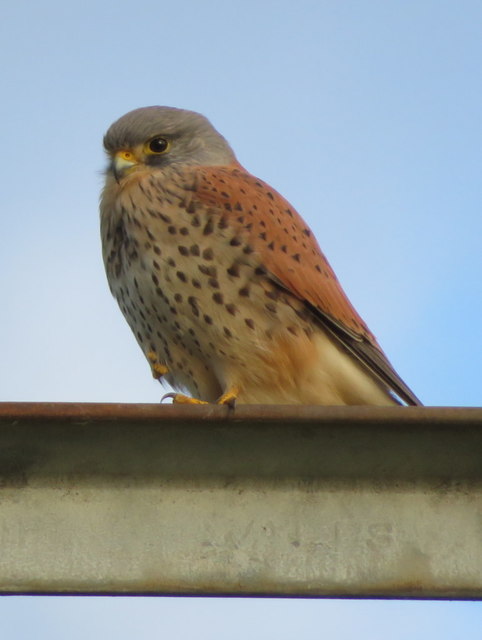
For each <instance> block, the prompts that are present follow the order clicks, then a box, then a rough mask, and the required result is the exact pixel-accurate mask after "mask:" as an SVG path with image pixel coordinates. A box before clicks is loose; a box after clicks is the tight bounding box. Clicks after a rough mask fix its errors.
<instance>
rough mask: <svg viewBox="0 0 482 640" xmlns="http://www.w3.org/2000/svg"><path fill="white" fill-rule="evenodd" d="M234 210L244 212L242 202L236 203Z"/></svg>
mask: <svg viewBox="0 0 482 640" xmlns="http://www.w3.org/2000/svg"><path fill="white" fill-rule="evenodd" d="M234 210H235V211H242V210H243V207H242V205H241V203H240V202H236V204H235V205H234Z"/></svg>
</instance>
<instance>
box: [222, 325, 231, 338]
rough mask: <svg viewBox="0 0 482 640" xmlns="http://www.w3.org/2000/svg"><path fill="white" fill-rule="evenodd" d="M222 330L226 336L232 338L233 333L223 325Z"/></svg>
mask: <svg viewBox="0 0 482 640" xmlns="http://www.w3.org/2000/svg"><path fill="white" fill-rule="evenodd" d="M223 331H224V335H225V336H226V337H227V338H232V336H233V334H232V333H231V331H230V330H229V329H228V328H227V327H223Z"/></svg>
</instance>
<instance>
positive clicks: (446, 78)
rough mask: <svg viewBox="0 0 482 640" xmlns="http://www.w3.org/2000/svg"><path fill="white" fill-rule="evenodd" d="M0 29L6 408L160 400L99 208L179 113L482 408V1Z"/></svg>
mask: <svg viewBox="0 0 482 640" xmlns="http://www.w3.org/2000/svg"><path fill="white" fill-rule="evenodd" d="M0 31H1V38H0V49H1V50H2V51H1V53H2V59H3V62H4V64H3V69H2V86H3V88H4V91H3V96H2V101H1V103H0V111H1V114H2V121H3V122H4V127H3V132H2V133H3V141H4V151H3V153H2V154H1V157H0V163H1V166H2V176H3V180H2V185H3V198H2V214H1V222H2V234H1V240H0V246H1V249H0V273H1V274H2V276H1V279H0V295H1V299H2V302H3V313H2V329H3V330H2V332H1V333H0V352H1V353H2V365H1V367H0V400H19V401H20V400H26V401H28V400H38V401H41V400H48V401H99V402H109V401H116V402H158V400H159V397H160V388H159V386H158V385H157V384H156V383H155V382H154V381H152V379H151V378H150V375H149V371H148V368H147V365H146V363H145V362H144V361H143V357H142V355H141V353H140V350H139V349H138V347H137V344H136V343H135V340H134V339H133V337H132V336H131V334H130V330H129V329H128V327H127V325H126V324H125V322H124V320H123V318H122V317H121V314H120V313H119V311H118V309H117V308H116V305H115V303H114V301H113V300H112V299H111V298H110V294H109V292H108V288H107V284H106V280H105V276H104V273H103V266H102V261H101V255H100V240H99V232H98V193H99V190H100V187H101V184H102V175H101V172H102V169H103V165H104V157H103V152H102V146H101V141H102V135H103V133H104V132H105V130H106V128H107V127H108V126H109V125H110V123H111V122H112V121H113V120H114V119H116V118H117V117H119V116H120V115H122V114H123V113H125V112H126V111H128V110H130V109H132V108H136V107H140V106H146V105H150V104H166V105H170V106H177V107H184V108H189V109H193V110H197V111H200V112H202V113H204V114H205V115H207V116H208V117H209V118H210V119H211V121H212V122H213V124H214V125H215V126H216V127H217V128H218V129H219V130H220V131H221V132H222V133H223V135H224V136H225V137H226V138H227V139H228V140H229V141H230V143H231V145H232V146H233V148H234V149H235V151H236V153H237V155H238V158H239V160H240V161H241V162H242V163H243V164H244V165H245V166H246V168H248V169H249V170H250V171H251V172H252V173H254V174H256V175H258V176H259V177H261V178H263V179H264V180H266V181H267V182H270V183H271V184H272V185H273V186H274V187H275V188H276V189H277V190H278V191H280V192H281V193H282V194H283V195H285V196H286V197H287V198H288V199H289V200H290V201H291V202H292V203H293V205H294V206H295V207H296V208H297V209H298V211H299V212H300V213H301V214H302V215H303V217H304V218H305V219H306V220H307V222H308V223H309V224H310V226H311V227H312V228H313V230H314V232H315V234H316V236H317V237H318V240H319V242H320V245H321V247H322V248H323V250H324V251H325V253H326V254H327V256H328V258H329V260H330V262H331V264H332V266H333V267H334V268H335V270H336V272H337V274H338V276H339V278H340V280H341V281H342V283H343V285H344V287H345V290H346V291H347V293H348V294H349V296H350V298H351V300H352V302H353V303H354V304H355V306H356V307H357V309H358V310H359V312H360V313H361V315H362V316H363V317H364V319H365V320H366V321H367V323H368V325H369V326H370V328H371V329H372V331H373V332H374V333H375V334H376V336H377V337H378V339H379V341H380V343H381V344H382V346H383V348H384V349H385V351H386V352H387V354H388V355H389V357H390V359H391V360H392V362H393V364H394V365H395V366H396V368H397V370H398V371H399V373H400V374H401V375H402V377H403V378H405V380H406V381H407V382H408V383H409V384H410V386H411V387H412V388H413V389H414V391H415V392H416V393H417V395H419V396H420V397H421V398H422V400H423V401H424V402H425V403H426V404H429V405H461V406H476V405H480V404H482V382H481V378H482V375H481V368H482V367H481V362H482V322H481V321H480V316H481V314H482V285H481V281H482V259H481V250H480V242H481V237H482V215H481V205H482V181H481V174H482V128H481V113H482V65H481V63H480V61H481V60H482V5H481V3H480V2H476V1H473V2H471V1H469V0H460V1H459V2H457V3H455V2H447V1H444V0H433V1H430V0H418V1H412V0H405V1H403V2H400V1H399V2H396V1H387V0H384V1H381V0H380V1H375V0H367V1H366V2H359V1H355V0H346V1H340V0H331V1H323V0H317V1H312V2H310V1H309V0H298V2H285V1H284V0H281V1H278V2H275V1H270V0H267V1H263V0H258V1H255V0H244V2H242V3H230V2H221V1H214V0H204V1H202V2H201V1H199V2H195V1H194V0H189V1H184V2H183V1H182V0H180V1H178V2H169V3H168V2H164V1H163V0H157V1H156V2H148V1H146V0H137V2H136V3H132V2H125V1H124V0H117V1H116V2H110V1H106V0H98V1H97V2H94V1H92V0H86V1H85V2H83V3H75V4H74V3H70V2H63V3H61V2H55V1H52V0H46V1H44V2H33V1H27V0H19V1H18V2H15V3H8V5H6V6H5V7H2V21H1V24H0ZM0 612H1V619H2V621H3V624H6V625H7V626H8V625H10V631H9V636H8V637H10V638H15V639H16V638H27V637H32V628H35V637H37V638H43V637H45V638H47V637H48V638H49V639H53V640H56V639H57V638H65V637H69V638H75V637H79V638H81V637H95V636H96V635H97V634H98V633H100V631H102V630H104V635H110V636H112V637H116V638H119V639H122V638H124V637H125V638H127V637H132V635H136V637H139V638H144V637H145V638H147V637H151V636H152V633H153V632H156V630H158V629H162V630H165V631H166V634H167V631H169V633H170V635H173V634H174V636H175V637H176V638H181V639H182V638H190V637H192V635H193V633H194V632H195V633H196V636H197V637H200V638H204V637H205V638H209V639H210V640H217V639H218V638H219V639H221V638H225V637H226V636H228V637H230V638H236V637H239V638H241V637H243V638H244V637H250V638H257V637H260V638H261V637H263V638H266V637H273V638H277V640H280V639H284V638H287V639H288V638H290V639H291V638H293V637H303V638H308V639H309V638H319V637H322V636H323V637H327V636H325V635H324V633H327V632H329V633H330V634H331V636H330V637H336V638H342V639H343V638H355V637H356V638H357V639H358V638H361V639H362V640H364V638H370V640H374V639H376V638H378V637H379V638H387V637H390V638H398V637H400V638H419V637H420V638H422V637H423V638H424V640H426V639H430V638H437V640H440V639H444V638H447V639H448V638H454V637H464V638H479V637H480V626H481V624H480V623H481V622H482V606H481V605H479V604H470V603H459V604H454V603H442V604H440V603H407V602H390V603H382V602H368V601H361V602H335V601H286V600H283V601H275V602H273V601H268V600H258V601H252V600H242V601H239V600H228V601H219V600H211V599H210V600H198V599H167V600H164V599H161V600H158V599H129V600H125V599H113V600H109V599H100V600H99V599H80V600H79V599H62V600H60V601H59V600H58V599H55V598H54V599H45V598H39V599H30V598H28V599H18V598H6V599H3V600H0ZM233 623H234V624H233ZM29 624H31V625H32V626H31V627H29V626H28V625H29ZM130 625H132V626H130ZM76 629H77V631H76ZM129 629H130V631H129ZM134 629H135V630H136V632H135V634H134V631H133V630H134ZM404 629H406V630H407V631H406V632H405V631H404ZM79 630H80V631H79ZM323 630H324V631H323ZM322 631H323V633H322ZM76 633H78V634H79V635H78V636H76V635H75V634H76ZM396 633H399V634H400V635H399V636H396V635H394V634H396ZM42 634H43V635H42ZM236 634H238V636H236ZM387 634H389V635H387ZM404 634H405V635H404Z"/></svg>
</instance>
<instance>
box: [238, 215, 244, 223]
mask: <svg viewBox="0 0 482 640" xmlns="http://www.w3.org/2000/svg"><path fill="white" fill-rule="evenodd" d="M236 220H237V221H238V222H239V224H243V222H244V216H238V217H237V218H236Z"/></svg>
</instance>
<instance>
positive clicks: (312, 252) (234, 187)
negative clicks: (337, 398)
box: [193, 164, 420, 404]
mask: <svg viewBox="0 0 482 640" xmlns="http://www.w3.org/2000/svg"><path fill="white" fill-rule="evenodd" d="M193 196H194V197H195V198H196V199H199V200H200V201H202V202H203V204H204V205H205V206H208V207H210V208H212V210H213V213H214V212H216V213H218V214H220V215H223V216H226V217H227V218H229V226H230V227H232V228H233V229H235V230H236V231H237V232H240V233H243V235H244V236H245V237H247V238H248V240H249V243H250V245H251V246H252V248H253V249H254V251H255V252H257V253H258V254H259V255H260V257H261V263H262V266H263V267H264V268H265V269H266V271H267V273H268V274H269V275H270V276H271V277H272V278H273V280H274V281H275V282H276V283H278V284H279V285H280V286H282V287H284V288H285V289H286V290H288V291H289V292H291V293H292V294H293V295H295V296H296V297H297V298H299V299H300V300H303V301H304V302H305V303H306V304H307V305H308V306H309V307H310V308H311V309H312V311H313V312H314V313H315V315H316V316H317V317H318V318H319V320H321V322H322V324H323V325H324V326H325V328H326V329H327V330H328V331H330V333H331V334H333V335H334V336H335V337H336V338H337V339H338V340H339V342H340V343H341V344H342V345H343V346H344V347H345V348H346V349H348V350H349V351H350V352H351V353H352V354H353V355H354V356H355V357H356V358H357V359H358V360H359V361H361V362H362V363H363V364H364V365H365V366H366V367H368V369H369V370H370V371H371V372H372V374H374V375H375V376H377V377H378V378H379V379H381V380H382V381H383V382H384V383H385V384H386V385H387V386H388V387H389V388H390V389H392V390H393V391H394V392H395V393H396V394H397V395H399V396H400V397H401V398H402V399H403V400H404V401H405V402H407V403H408V404H420V401H419V400H418V398H417V397H416V396H415V395H414V394H413V392H412V391H411V390H410V389H409V388H408V387H407V385H406V384H405V383H404V382H403V380H402V379H401V378H400V377H399V376H398V374H397V373H396V372H395V370H394V369H393V367H392V366H391V364H390V362H389V361H388V359H387V357H386V356H385V354H384V353H383V351H382V349H381V348H380V346H379V345H378V343H377V341H376V339H375V337H374V336H373V334H372V333H371V332H370V330H369V329H368V327H367V325H366V324H365V323H364V321H363V320H362V318H361V317H360V316H359V315H358V313H357V312H356V310H355V309H354V307H353V306H352V304H351V303H350V301H349V300H348V298H347V296H346V294H345V292H344V291H343V289H342V287H341V285H340V283H339V282H338V279H337V277H336V275H335V273H334V271H333V269H332V268H331V267H330V265H329V263H328V261H327V259H326V258H325V256H324V255H323V252H322V251H321V249H320V247H319V245H318V243H317V241H316V239H315V237H314V235H313V233H312V232H311V230H310V229H309V228H308V226H307V225H306V223H305V222H304V221H303V219H302V218H301V216H300V215H299V214H298V213H297V212H296V211H295V210H294V209H293V207H292V206H291V205H290V204H289V202H287V201H286V200H285V199H284V198H283V197H282V196H281V195H280V194H279V193H277V192H276V191H275V190H274V189H272V188H271V187H270V186H269V185H267V184H266V183H264V182H262V181H261V180H259V179H258V178H255V177H254V176H252V175H251V174H249V173H247V172H246V171H245V170H244V169H243V168H242V167H241V166H240V165H238V164H233V165H232V166H230V167H199V168H198V169H196V187H195V194H193Z"/></svg>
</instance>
